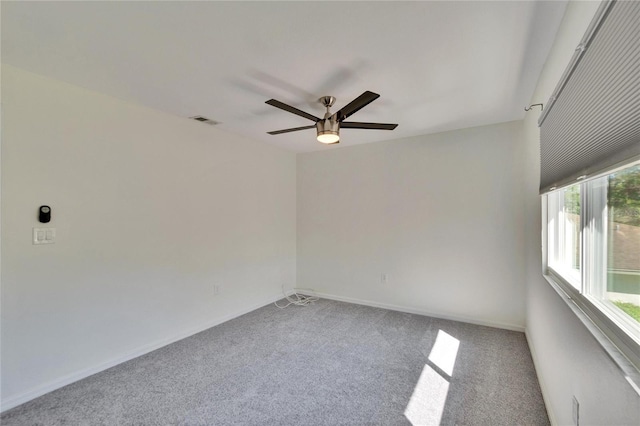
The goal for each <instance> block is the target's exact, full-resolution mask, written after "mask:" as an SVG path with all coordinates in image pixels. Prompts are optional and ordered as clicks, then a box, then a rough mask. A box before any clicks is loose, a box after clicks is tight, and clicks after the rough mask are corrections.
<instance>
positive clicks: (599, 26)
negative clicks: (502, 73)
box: [539, 1, 640, 193]
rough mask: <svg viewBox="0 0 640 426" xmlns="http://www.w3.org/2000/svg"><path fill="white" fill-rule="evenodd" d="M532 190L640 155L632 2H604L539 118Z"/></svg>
mask: <svg viewBox="0 0 640 426" xmlns="http://www.w3.org/2000/svg"><path fill="white" fill-rule="evenodd" d="M539 125H540V154H541V170H540V192H541V193H545V192H548V191H549V190H551V189H554V187H561V186H565V185H567V184H569V183H572V182H575V181H576V179H581V178H583V176H584V177H588V176H591V175H594V174H596V173H598V172H602V171H603V170H605V169H606V168H608V167H611V166H613V165H614V164H616V163H619V162H621V161H625V160H628V159H631V158H634V157H636V156H638V155H640V1H605V2H603V3H602V5H601V7H600V9H599V10H598V13H597V14H596V17H595V18H594V20H593V22H592V23H591V26H590V27H589V29H588V30H587V34H585V37H584V38H583V39H582V42H581V43H580V45H579V46H578V48H577V49H576V52H575V54H574V56H573V58H572V60H571V63H570V65H569V67H568V68H567V70H566V71H565V74H564V75H563V78H562V80H561V82H560V84H559V85H558V86H557V87H556V90H555V91H554V93H553V95H552V96H551V98H550V99H549V101H548V102H547V107H546V108H545V111H544V112H543V114H542V115H541V117H540V120H539Z"/></svg>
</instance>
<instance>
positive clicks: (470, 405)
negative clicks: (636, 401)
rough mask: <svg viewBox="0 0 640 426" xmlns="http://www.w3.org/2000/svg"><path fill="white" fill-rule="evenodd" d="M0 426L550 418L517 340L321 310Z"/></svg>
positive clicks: (154, 356) (203, 345)
mask: <svg viewBox="0 0 640 426" xmlns="http://www.w3.org/2000/svg"><path fill="white" fill-rule="evenodd" d="M444 333H446V334H444ZM438 336H440V337H438ZM436 340H438V342H436ZM456 341H458V342H459V343H457V345H458V347H457V352H456V351H455V346H456V343H455V342H456ZM434 346H435V348H434ZM447 348H448V349H449V350H447ZM430 358H431V359H430ZM454 360H455V364H453V366H452V363H453V361H454ZM451 367H453V368H452V369H451ZM448 373H450V374H448ZM1 422H2V425H3V426H9V425H55V424H73V425H88V424H92V425H93V424H118V425H128V424H145V425H147V424H149V425H167V424H178V425H364V424H367V425H410V424H414V425H416V424H466V425H548V424H549V419H548V417H547V414H546V411H545V407H544V403H543V401H542V396H541V393H540V387H539V385H538V381H537V379H536V375H535V371H534V367H533V363H532V360H531V355H530V353H529V349H528V346H527V343H526V340H525V337H524V334H522V333H518V332H513V331H506V330H499V329H495V328H490V327H482V326H477V325H470V324H465V323H461V322H455V321H446V320H441V319H436V318H430V317H425V316H420V315H412V314H405V313H399V312H394V311H387V310H384V309H377V308H371V307H365V306H359V305H352V304H348V303H341V302H335V301H330V300H320V301H319V302H317V303H316V304H315V305H312V306H307V307H297V306H290V307H289V308H286V309H284V310H280V309H278V308H276V307H274V306H273V305H269V306H265V307H263V308H260V309H258V310H256V311H253V312H251V313H249V314H246V315H243V316H242V317H239V318H236V319H234V320H231V321H228V322H226V323H224V324H221V325H219V326H217V327H213V328H211V329H209V330H206V331H204V332H202V333H199V334H197V335H194V336H192V337H189V338H187V339H184V340H181V341H179V342H176V343H174V344H171V345H169V346H166V347H164V348H161V349H158V350H156V351H154V352H151V353H149V354H147V355H144V356H141V357H139V358H136V359H134V360H131V361H129V362H126V363H124V364H121V365H118V366H116V367H113V368H111V369H109V370H106V371H104V372H101V373H98V374H96V375H93V376H91V377H88V378H86V379H84V380H81V381H79V382H76V383H73V384H71V385H68V386H66V387H64V388H62V389H58V390H56V391H54V392H51V393H49V394H47V395H44V396H42V397H40V398H37V399H35V400H33V401H30V402H28V403H26V404H23V405H21V406H19V407H16V408H14V409H12V410H9V411H7V412H5V413H3V414H2V417H1Z"/></svg>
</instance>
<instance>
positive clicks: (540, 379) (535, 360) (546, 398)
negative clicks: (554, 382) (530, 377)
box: [524, 329, 558, 426]
mask: <svg viewBox="0 0 640 426" xmlns="http://www.w3.org/2000/svg"><path fill="white" fill-rule="evenodd" d="M524 335H525V337H526V339H527V344H528V345H529V352H531V359H533V367H534V368H535V369H536V377H538V383H540V391H541V392H542V399H543V400H544V406H545V408H546V409H547V416H549V422H550V423H551V426H554V425H557V424H558V422H556V417H555V414H554V413H553V410H552V409H551V401H549V392H548V391H547V385H546V384H545V381H544V378H543V377H542V376H541V375H540V368H538V367H539V366H540V363H539V361H538V355H537V354H536V350H535V348H534V347H533V344H532V342H531V339H530V338H529V333H528V332H527V330H526V329H525V331H524Z"/></svg>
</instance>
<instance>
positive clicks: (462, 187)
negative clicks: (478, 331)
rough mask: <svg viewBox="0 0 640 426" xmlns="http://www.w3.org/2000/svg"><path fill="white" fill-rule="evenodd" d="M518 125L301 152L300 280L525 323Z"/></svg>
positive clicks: (337, 293)
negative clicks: (382, 275) (383, 280)
mask: <svg viewBox="0 0 640 426" xmlns="http://www.w3.org/2000/svg"><path fill="white" fill-rule="evenodd" d="M521 127H522V125H521V123H520V122H513V123H506V124H499V125H491V126H485V127H477V128H472V129H466V130H458V131H452V132H446V133H441V134H436V135H428V136H420V137H414V138H409V139H403V140H397V141H390V142H381V143H374V144H366V145H360V146H355V147H349V148H342V149H338V150H329V151H321V152H314V153H306V154H299V155H298V175H297V177H298V191H297V192H298V235H297V237H298V252H297V258H298V267H297V273H298V279H297V284H298V286H299V287H304V288H312V289H314V290H316V291H317V292H320V293H324V294H325V295H330V296H332V297H338V298H341V299H343V300H350V301H360V302H364V303H368V304H375V305H379V306H386V307H395V308H396V309H400V310H407V311H410V312H420V313H425V314H431V315H435V316H439V317H445V318H454V319H460V320H467V321H470V322H475V323H481V324H489V325H495V326H499V327H505V328H512V329H520V330H523V329H524V305H525V301H524V295H525V286H524V281H523V279H522V271H523V268H524V253H525V247H524V239H523V229H524V211H523V206H524V203H523V198H522V191H521V188H522V172H521V168H522V167H521V162H522V160H523V158H522V150H521V149H520V146H521V138H522V137H521ZM363 131H364V130H363ZM347 137H348V134H347V133H345V134H344V135H343V138H347ZM383 273H386V274H388V282H387V283H386V284H385V283H382V282H381V274H383Z"/></svg>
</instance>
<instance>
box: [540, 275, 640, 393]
mask: <svg viewBox="0 0 640 426" xmlns="http://www.w3.org/2000/svg"><path fill="white" fill-rule="evenodd" d="M543 277H544V279H545V280H547V282H548V283H549V284H550V285H551V288H553V289H554V290H555V291H556V293H558V295H559V296H560V298H561V299H562V300H563V301H564V302H565V303H566V304H567V306H568V307H569V309H571V310H572V311H573V313H574V314H575V315H576V316H577V317H578V319H579V320H580V322H582V324H584V326H585V327H586V328H587V330H589V332H590V333H591V334H592V335H593V337H594V338H595V339H596V341H597V342H598V343H599V344H600V346H602V348H603V349H604V351H605V353H606V354H607V355H608V356H609V358H611V360H612V361H613V362H614V363H615V364H616V365H617V366H618V368H619V369H620V370H621V372H622V374H623V375H624V378H625V379H626V380H627V382H628V383H629V385H631V387H632V388H633V390H634V391H635V392H636V393H637V394H638V395H639V396H640V372H639V371H638V369H637V368H636V367H635V365H634V364H633V363H632V362H631V361H629V359H628V358H627V357H626V355H625V354H624V353H623V352H622V351H621V350H620V349H618V347H617V346H616V345H615V344H614V343H613V342H612V341H611V339H610V338H609V337H608V336H607V335H606V334H605V333H604V332H603V331H602V330H601V329H600V327H598V325H596V323H595V322H594V321H593V320H592V319H591V318H590V317H589V316H588V315H587V314H586V313H585V312H584V311H583V310H582V309H581V308H580V306H578V305H577V304H576V302H575V301H574V300H573V297H572V296H570V295H569V294H567V292H565V290H564V289H563V288H562V287H561V285H560V284H558V283H557V282H556V280H555V279H554V277H552V276H551V275H547V274H543Z"/></svg>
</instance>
